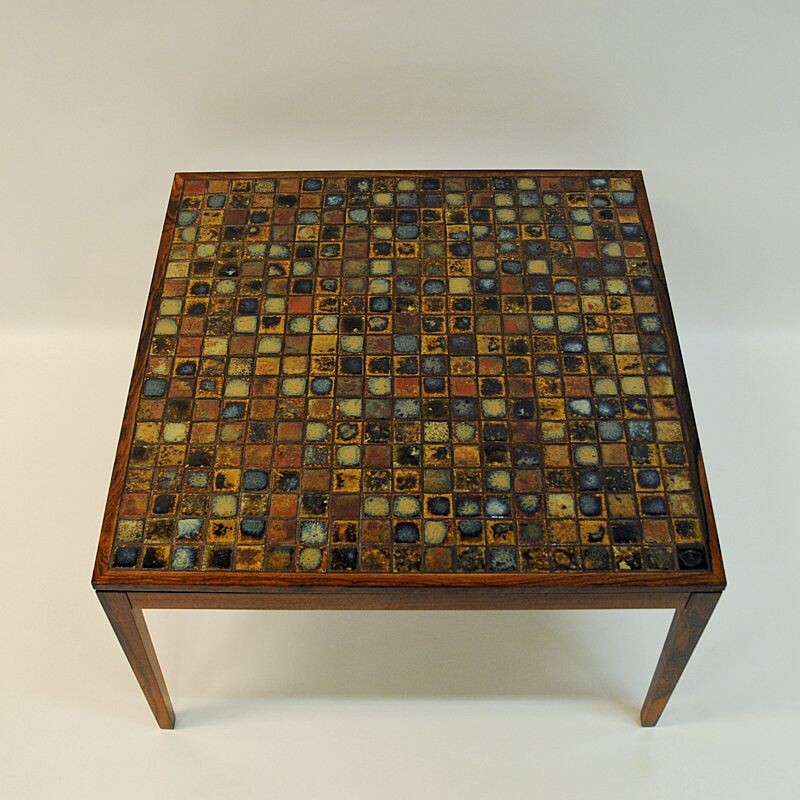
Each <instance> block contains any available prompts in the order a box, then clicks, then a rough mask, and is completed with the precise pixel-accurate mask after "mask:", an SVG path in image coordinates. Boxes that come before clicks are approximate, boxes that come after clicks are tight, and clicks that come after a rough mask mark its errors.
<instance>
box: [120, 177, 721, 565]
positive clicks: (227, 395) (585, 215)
mask: <svg viewBox="0 0 800 800" xmlns="http://www.w3.org/2000/svg"><path fill="white" fill-rule="evenodd" d="M179 185H180V186H181V193H180V196H179V197H177V199H176V203H177V205H176V206H175V208H174V209H173V212H174V213H172V214H171V218H170V219H168V223H167V227H166V229H165V230H166V232H167V234H169V235H170V236H171V244H170V245H169V247H168V249H167V250H165V251H164V255H163V258H162V259H160V264H159V266H158V267H157V274H156V280H155V282H154V290H153V297H152V298H151V302H152V313H151V316H150V321H149V323H148V326H146V328H145V332H144V334H143V335H144V337H145V338H144V340H143V341H144V343H145V346H146V348H147V350H148V354H147V356H146V357H145V359H144V362H143V374H142V375H141V376H140V380H139V381H138V383H137V382H136V381H134V387H135V390H136V392H137V396H136V397H135V398H134V399H133V401H132V402H133V404H134V407H135V411H132V412H131V413H133V414H135V417H133V420H132V440H131V443H130V447H129V449H128V451H127V453H126V463H125V471H124V483H123V484H122V485H121V490H120V493H119V501H118V506H117V508H116V511H115V516H114V520H113V522H114V528H113V533H112V535H113V543H112V545H111V548H110V555H109V558H110V564H109V568H110V569H111V571H112V572H113V571H116V572H120V571H132V570H143V571H249V572H253V571H259V572H271V573H304V572H328V573H343V572H356V573H408V572H422V573H476V572H478V573H509V572H511V573H537V572H538V573H550V572H559V571H579V572H607V573H608V572H619V571H649V572H683V571H686V570H695V571H703V570H708V569H709V551H708V545H707V534H706V531H705V525H704V522H703V519H704V517H703V511H702V504H701V497H700V495H699V491H698V480H697V471H696V468H695V465H694V463H693V454H692V439H691V437H690V436H689V435H688V432H687V422H686V419H685V417H684V416H683V415H682V414H681V412H680V410H679V401H678V397H677V395H678V392H677V391H676V382H675V380H674V378H675V370H676V364H678V361H677V358H678V356H677V353H676V352H675V344H674V341H675V340H674V338H673V336H672V332H671V330H670V325H671V322H670V321H669V320H671V316H669V314H668V310H667V312H666V316H665V307H666V299H665V298H666V295H665V293H664V290H663V287H662V285H661V282H662V277H661V275H660V272H659V270H658V269H656V268H655V264H656V260H657V257H654V256H653V253H652V251H651V247H652V246H653V244H652V243H651V242H649V241H648V234H647V230H646V225H645V224H644V220H643V218H642V217H643V215H642V208H643V198H642V197H640V195H641V194H642V193H643V190H642V188H641V184H640V183H639V182H637V180H636V178H635V176H634V174H633V173H631V174H627V173H622V174H620V173H596V174H589V173H575V174H548V173H537V172H530V173H519V172H514V173H494V172H492V173H464V174H460V175H454V174H450V173H433V172H431V173H408V174H405V173H391V174H368V175H364V176H358V175H354V174H349V173H348V174H342V173H316V174H311V173H303V174H300V175H298V174H291V175H287V174H285V173H284V174H280V173H279V174H253V175H252V176H250V177H220V178H203V179H200V178H193V177H192V176H187V177H186V179H185V180H183V181H181V182H180V183H179ZM159 270H160V274H159ZM689 424H691V423H689Z"/></svg>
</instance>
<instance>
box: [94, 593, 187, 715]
mask: <svg viewBox="0 0 800 800" xmlns="http://www.w3.org/2000/svg"><path fill="white" fill-rule="evenodd" d="M97 597H98V599H99V600H100V603H101V605H102V606H103V609H104V610H105V612H106V615H107V616H108V619H109V621H110V622H111V627H112V628H113V629H114V633H116V634H117V639H119V643H120V644H121V645H122V649H123V650H124V651H125V655H126V656H127V658H128V662H129V663H130V665H131V669H132V670H133V673H134V675H136V680H138V681H139V685H140V686H141V687H142V691H143V692H144V696H145V697H146V698H147V702H148V703H149V704H150V708H151V709H152V711H153V714H154V715H155V718H156V722H158V725H159V727H161V728H174V727H175V712H174V711H173V710H172V702H171V701H170V699H169V694H168V692H167V686H166V684H165V683H164V676H163V675H162V674H161V667H159V665H158V659H157V658H156V653H155V650H154V649H153V642H152V641H151V639H150V634H149V632H148V630H147V623H146V622H145V619H144V616H143V615H142V612H141V610H140V609H138V608H133V607H132V606H131V603H130V600H128V595H127V593H126V592H98V593H97Z"/></svg>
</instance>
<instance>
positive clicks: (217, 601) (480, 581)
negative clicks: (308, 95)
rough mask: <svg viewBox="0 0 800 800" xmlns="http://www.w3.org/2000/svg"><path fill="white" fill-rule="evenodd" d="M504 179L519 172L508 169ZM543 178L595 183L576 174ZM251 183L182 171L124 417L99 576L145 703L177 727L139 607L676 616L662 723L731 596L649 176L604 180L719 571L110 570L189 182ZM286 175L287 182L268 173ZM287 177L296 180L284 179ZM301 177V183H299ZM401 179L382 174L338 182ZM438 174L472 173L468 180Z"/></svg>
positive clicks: (657, 690)
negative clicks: (657, 611) (641, 287)
mask: <svg viewBox="0 0 800 800" xmlns="http://www.w3.org/2000/svg"><path fill="white" fill-rule="evenodd" d="M507 172H508V174H515V173H520V172H522V171H517V170H509V171H507ZM536 173H537V174H551V175H590V174H593V173H590V172H582V171H576V170H570V171H559V170H552V171H542V170H537V171H536ZM252 174H253V173H197V174H195V173H183V174H178V175H176V176H175V181H174V183H173V187H172V195H171V200H170V203H169V207H168V211H167V219H166V222H165V225H164V231H163V233H162V238H161V244H160V247H159V252H158V258H157V261H156V270H155V273H154V275H153V282H152V285H151V291H150V295H149V298H148V303H147V310H146V314H145V320H144V323H143V327H142V334H141V338H140V341H139V346H138V350H137V355H136V361H135V365H134V372H133V377H132V381H131V387H130V391H129V394H128V403H127V407H126V413H125V417H124V420H123V424H122V432H121V435H120V440H119V445H118V448H117V454H116V460H115V463H114V469H113V473H112V479H111V488H110V491H109V498H108V504H107V506H106V511H105V515H104V519H103V528H102V534H101V537H100V544H99V547H98V552H97V558H96V561H95V568H94V573H93V578H92V585H93V587H94V588H95V590H96V591H97V595H98V599H99V600H100V603H101V604H102V606H103V608H104V610H105V612H106V614H107V616H108V619H109V621H110V622H111V625H112V627H113V629H114V632H115V633H116V635H117V638H118V639H119V642H120V644H121V645H122V649H123V651H124V652H125V655H126V657H127V658H128V661H129V662H130V665H131V668H132V669H133V672H134V674H135V675H136V678H137V680H138V681H139V684H140V686H141V688H142V691H143V692H144V695H145V697H146V699H147V701H148V703H149V705H150V708H151V709H152V711H153V714H154V715H155V718H156V720H157V722H158V724H159V726H160V727H162V728H172V727H174V724H175V713H174V711H173V709H172V703H171V701H170V698H169V694H168V692H167V688H166V684H165V681H164V678H163V675H162V673H161V669H160V667H159V664H158V660H157V658H156V654H155V650H154V647H153V644H152V641H151V639H150V635H149V633H148V630H147V625H146V623H145V619H144V615H143V613H142V611H143V609H148V608H176V609H177V608H190V609H191V608H194V609H212V608H213V609H254V610H268V609H318V610H325V609H342V610H344V609H348V610H350V609H376V610H380V609H384V610H401V609H415V610H424V609H436V610H444V609H460V610H473V609H474V610H481V609H508V610H514V609H584V608H585V609H605V608H607V609H621V608H625V609H634V608H673V609H675V615H674V617H673V620H672V625H671V627H670V629H669V633H668V635H667V639H666V642H665V644H664V647H663V650H662V653H661V657H660V659H659V661H658V664H657V666H656V670H655V674H654V676H653V680H652V683H651V685H650V689H649V691H648V693H647V697H646V698H645V701H644V705H643V706H642V711H641V722H642V725H644V726H653V725H655V724H656V723H657V722H658V719H659V717H660V716H661V713H662V712H663V710H664V707H665V706H666V704H667V701H668V700H669V698H670V696H671V694H672V692H673V690H674V688H675V685H676V684H677V682H678V680H679V678H680V676H681V674H682V673H683V670H684V668H685V666H686V664H687V662H688V660H689V658H690V656H691V654H692V652H693V650H694V648H695V646H696V645H697V642H698V641H699V639H700V636H701V634H702V633H703V630H704V629H705V626H706V624H707V623H708V620H709V618H710V617H711V614H712V612H713V610H714V608H715V606H716V604H717V601H718V600H719V597H720V595H721V593H722V590H723V589H724V588H725V585H726V582H725V572H724V568H723V564H722V556H721V553H720V548H719V541H718V537H717V531H716V526H715V524H714V516H713V511H712V508H711V501H710V497H709V493H708V485H707V481H706V475H705V470H704V467H703V459H702V454H701V452H700V446H699V441H698V438H697V431H696V427H695V422H694V416H693V413H692V408H691V402H690V400H689V392H688V387H687V385H686V377H685V371H684V367H683V361H682V358H681V355H680V348H679V345H678V341H677V337H676V335H675V323H674V318H673V315H672V310H671V306H670V303H669V296H668V294H667V290H666V283H665V281H664V277H663V267H662V265H661V259H660V256H659V251H658V244H657V242H656V238H655V230H654V227H653V222H652V217H651V214H650V209H649V206H648V204H647V199H646V195H645V193H644V184H643V181H642V177H641V173H639V172H636V171H623V172H616V173H614V172H612V173H608V172H604V173H603V174H610V175H619V176H624V177H628V178H631V179H632V180H633V182H634V185H635V186H636V188H637V194H638V195H639V196H640V198H641V206H640V211H641V213H642V220H643V223H644V227H645V231H646V235H647V240H648V244H649V247H650V251H651V257H652V262H653V268H654V272H655V277H656V278H657V280H656V281H655V282H656V289H657V294H658V296H659V299H660V301H661V307H662V313H663V315H664V318H665V321H666V322H667V326H666V328H667V330H666V334H667V336H668V338H669V340H670V344H671V346H672V348H673V352H674V353H675V355H676V359H675V362H676V363H675V375H674V379H675V384H676V392H677V397H678V402H679V406H680V408H681V412H682V419H683V421H684V423H685V425H686V428H687V440H688V445H689V447H688V450H689V451H690V452H689V458H690V467H692V468H693V469H694V470H695V475H696V477H697V480H698V485H699V488H700V493H701V499H702V506H703V507H702V512H701V513H702V514H703V517H704V521H705V524H706V530H707V533H708V547H709V555H710V561H711V569H710V570H708V571H686V572H682V573H676V572H671V573H665V574H659V573H644V572H640V573H628V574H625V573H620V572H616V573H608V574H605V573H603V574H597V573H595V574H590V573H585V572H582V573H550V574H497V573H494V574H489V573H484V574H473V575H464V574H441V575H438V574H407V575H400V574H385V575H375V574H365V573H354V574H336V575H334V574H326V575H319V574H315V575H305V574H288V573H286V574H272V573H258V574H241V573H227V574H226V573H214V572H205V573H202V572H201V573H185V574H179V573H175V572H164V573H161V574H153V572H152V571H150V572H144V571H141V570H138V571H131V570H127V571H120V570H116V571H114V570H110V569H109V566H108V565H109V558H110V553H111V546H112V538H113V529H114V523H115V519H116V512H117V507H118V504H119V499H120V495H121V492H122V488H123V484H124V478H125V465H126V458H127V454H128V452H129V449H130V446H131V443H132V439H133V427H134V421H135V420H134V416H135V413H134V412H135V407H136V398H137V397H138V395H139V391H140V389H141V385H142V382H143V380H144V370H145V365H146V358H147V350H148V331H149V330H150V329H151V323H152V321H153V319H154V317H155V314H156V298H157V290H158V287H159V284H160V281H161V279H162V278H163V274H164V269H165V265H166V261H167V257H168V253H169V245H170V235H171V232H172V227H173V225H174V222H175V218H176V215H177V210H178V204H179V200H180V196H181V189H182V186H183V183H184V181H185V180H190V179H194V178H202V179H210V178H236V177H250V176H252ZM270 174H279V173H270ZM287 174H289V173H287ZM291 174H293V175H297V174H298V173H291ZM339 174H343V175H346V174H353V175H356V174H358V175H369V174H383V175H400V174H403V173H396V172H381V173H370V172H368V171H366V172H359V173H339ZM437 174H442V175H447V174H452V175H469V174H485V173H483V172H477V171H476V172H474V173H471V172H470V171H469V170H461V171H454V172H451V173H448V172H446V171H445V172H441V173H437Z"/></svg>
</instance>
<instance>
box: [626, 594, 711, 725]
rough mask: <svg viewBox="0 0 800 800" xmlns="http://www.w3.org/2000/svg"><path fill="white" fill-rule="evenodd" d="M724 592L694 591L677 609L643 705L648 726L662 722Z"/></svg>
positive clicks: (644, 717)
mask: <svg viewBox="0 0 800 800" xmlns="http://www.w3.org/2000/svg"><path fill="white" fill-rule="evenodd" d="M720 594H721V593H720V592H694V593H693V594H691V595H689V600H688V601H687V603H686V605H685V606H684V607H683V608H679V609H677V610H676V611H675V616H674V617H673V618H672V625H671V626H670V629H669V633H668V634H667V640H666V642H665V643H664V649H663V650H662V651H661V658H659V660H658V665H657V666H656V672H655V675H653V681H652V683H651V684H650V689H649V690H648V692H647V697H646V698H645V701H644V705H643V706H642V713H641V720H642V725H644V726H645V727H652V726H653V725H655V724H656V723H657V722H658V719H659V717H660V716H661V712H662V711H663V710H664V707H665V706H666V705H667V701H668V700H669V698H670V696H671V695H672V691H673V689H674V688H675V685H676V684H677V683H678V680H679V679H680V677H681V675H682V674H683V670H684V667H685V666H686V664H687V662H688V661H689V658H690V656H691V655H692V652H693V651H694V648H695V646H696V645H697V642H698V641H699V640H700V636H701V634H702V633H703V630H704V629H705V627H706V623H707V622H708V620H709V619H710V618H711V612H712V611H713V610H714V607H715V606H716V605H717V601H718V600H719V598H720Z"/></svg>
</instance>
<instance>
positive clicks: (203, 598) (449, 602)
mask: <svg viewBox="0 0 800 800" xmlns="http://www.w3.org/2000/svg"><path fill="white" fill-rule="evenodd" d="M125 594H127V596H128V599H129V601H130V604H131V606H132V607H133V608H139V609H147V608H194V609H229V610H237V609H242V610H246V609H254V610H259V609H263V610H267V609H275V610H288V611H291V610H319V611H322V610H337V609H338V610H376V611H380V610H397V611H402V610H429V611H444V610H465V611H467V610H470V611H482V610H504V609H506V610H524V609H552V610H558V609H563V610H568V609H614V608H676V609H677V608H683V607H684V606H685V605H686V603H687V602H688V600H689V597H690V595H691V592H675V591H671V592H668V591H658V592H652V591H650V592H641V591H638V592H631V591H624V592H608V591H602V592H598V591H594V592H589V591H587V592H575V591H571V592H542V591H541V590H540V591H537V592H522V591H509V590H508V589H507V588H506V589H502V590H499V591H490V590H488V589H487V588H485V587H484V588H481V589H465V590H459V589H457V588H452V587H451V588H447V589H435V588H428V587H426V588H419V589H409V588H404V589H403V590H392V589H372V588H364V589H346V590H345V589H337V590H335V591H322V590H319V589H317V590H313V591H310V590H308V589H306V590H303V591H297V590H295V591H286V590H283V591H270V592H189V591H179V592H176V591H170V592H151V591H129V592H126V593H125Z"/></svg>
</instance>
